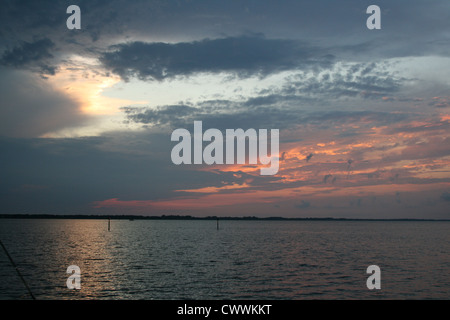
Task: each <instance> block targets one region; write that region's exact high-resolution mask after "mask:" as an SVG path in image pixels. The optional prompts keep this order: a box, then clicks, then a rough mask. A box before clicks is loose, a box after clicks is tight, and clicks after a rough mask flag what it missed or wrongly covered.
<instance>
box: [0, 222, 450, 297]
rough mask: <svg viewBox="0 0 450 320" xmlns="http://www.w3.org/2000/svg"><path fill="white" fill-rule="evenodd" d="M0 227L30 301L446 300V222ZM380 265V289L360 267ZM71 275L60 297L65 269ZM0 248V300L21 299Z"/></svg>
mask: <svg viewBox="0 0 450 320" xmlns="http://www.w3.org/2000/svg"><path fill="white" fill-rule="evenodd" d="M107 224H108V222H107V221H106V220H63V219H61V220H52V219H49V220H38V219H36V220H34V219H33V220H15V219H11V220H9V219H2V220H0V239H1V240H2V242H3V243H4V245H5V246H6V247H7V249H8V251H9V253H10V255H11V256H12V257H13V259H14V260H15V262H16V264H17V265H18V267H19V269H20V271H21V273H22V275H23V276H24V278H25V279H26V281H27V283H28V285H29V286H30V288H31V290H32V292H33V294H34V295H35V296H36V298H37V299H133V300H135V299H148V300H149V299H208V300H212V299H289V300H294V299H295V300H299V299H449V298H450V277H449V274H450V241H449V240H450V236H449V235H450V232H449V231H450V222H411V221H409V222H401V221H397V222H383V221H221V222H220V230H216V221H214V220H201V221H174V220H135V221H128V220H112V221H111V231H110V232H108V227H107ZM374 264H375V265H378V266H379V267H380V268H381V290H368V289H367V287H366V280H367V277H369V275H368V274H366V269H367V267H368V266H369V265H374ZM70 265H77V266H79V267H80V269H81V290H69V289H68V288H67V286H66V280H67V278H68V277H69V274H67V273H66V269H67V267H68V266H70ZM28 298H29V296H28V295H27V291H26V288H25V287H24V285H23V283H22V282H21V281H20V278H19V277H18V276H17V274H16V273H15V270H14V269H13V267H12V266H11V264H10V262H9V260H8V259H7V256H6V255H5V254H4V252H1V253H0V299H28Z"/></svg>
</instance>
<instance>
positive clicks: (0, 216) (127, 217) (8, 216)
mask: <svg viewBox="0 0 450 320" xmlns="http://www.w3.org/2000/svg"><path fill="white" fill-rule="evenodd" d="M0 219H85V220H94V219H100V220H101V219H111V220H217V219H219V220H238V221H248V220H250V221H447V222H450V219H406V218H405V219H358V218H331V217H328V218H287V217H256V216H242V217H218V216H207V217H195V216H190V215H184V216H183V215H162V216H142V215H81V214H78V215H57V214H0Z"/></svg>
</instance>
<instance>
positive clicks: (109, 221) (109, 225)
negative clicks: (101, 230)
mask: <svg viewBox="0 0 450 320" xmlns="http://www.w3.org/2000/svg"><path fill="white" fill-rule="evenodd" d="M108 231H111V218H108Z"/></svg>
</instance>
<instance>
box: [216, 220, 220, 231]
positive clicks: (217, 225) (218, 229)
mask: <svg viewBox="0 0 450 320" xmlns="http://www.w3.org/2000/svg"><path fill="white" fill-rule="evenodd" d="M216 222H217V223H216V224H217V230H219V218H217V221H216Z"/></svg>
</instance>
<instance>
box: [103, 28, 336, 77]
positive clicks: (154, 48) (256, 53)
mask: <svg viewBox="0 0 450 320" xmlns="http://www.w3.org/2000/svg"><path fill="white" fill-rule="evenodd" d="M112 49H113V51H111V52H106V53H104V54H103V56H102V57H101V58H100V61H102V63H103V64H104V66H105V68H107V69H109V70H111V71H112V72H114V73H116V74H118V75H120V76H121V77H122V78H123V79H129V78H130V77H134V76H135V77H138V78H139V79H141V80H147V79H155V80H159V81H161V80H164V79H167V78H174V77H176V76H190V75H192V74H194V73H201V72H206V73H220V72H230V73H233V74H236V75H238V76H240V77H248V76H252V75H259V76H265V75H267V74H270V73H275V72H280V71H284V70H292V69H297V68H307V69H310V68H314V67H318V68H321V67H329V66H330V65H331V64H332V60H333V57H332V56H330V55H328V54H326V53H325V52H321V51H320V50H318V49H316V48H313V47H311V46H309V45H306V44H304V43H300V42H297V41H291V40H281V39H266V38H264V37H262V36H242V37H230V38H223V39H205V40H202V41H194V42H181V43H174V44H171V43H144V42H133V43H127V44H119V45H116V46H114V47H113V48H112Z"/></svg>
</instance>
